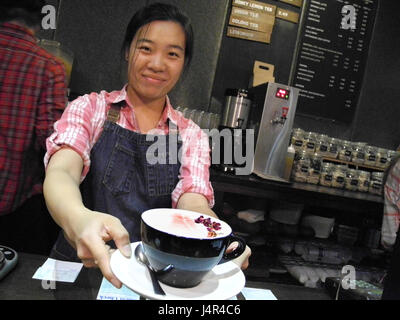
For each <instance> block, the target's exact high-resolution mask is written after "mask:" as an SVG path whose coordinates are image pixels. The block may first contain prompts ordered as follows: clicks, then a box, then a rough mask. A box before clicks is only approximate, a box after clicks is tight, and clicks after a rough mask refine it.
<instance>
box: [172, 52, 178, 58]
mask: <svg viewBox="0 0 400 320" xmlns="http://www.w3.org/2000/svg"><path fill="white" fill-rule="evenodd" d="M169 55H170V56H171V57H175V58H179V57H180V55H179V54H178V53H177V52H170V53H169Z"/></svg>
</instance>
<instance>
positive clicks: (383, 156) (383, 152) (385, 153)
mask: <svg viewBox="0 0 400 320" xmlns="http://www.w3.org/2000/svg"><path fill="white" fill-rule="evenodd" d="M388 160H389V150H387V149H384V148H378V151H377V153H376V166H377V167H378V168H383V169H384V168H386V166H387V164H388V162H389V161H388Z"/></svg>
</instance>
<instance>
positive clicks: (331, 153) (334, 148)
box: [328, 138, 339, 159]
mask: <svg viewBox="0 0 400 320" xmlns="http://www.w3.org/2000/svg"><path fill="white" fill-rule="evenodd" d="M338 143H339V139H336V138H330V139H329V148H328V157H329V158H333V159H336V158H337V156H338V153H339V145H338Z"/></svg>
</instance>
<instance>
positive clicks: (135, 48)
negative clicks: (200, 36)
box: [127, 21, 185, 132]
mask: <svg viewBox="0 0 400 320" xmlns="http://www.w3.org/2000/svg"><path fill="white" fill-rule="evenodd" d="M127 54H128V61H129V64H128V86H127V94H128V97H129V99H130V101H131V103H132V104H133V105H135V108H136V110H135V111H136V116H137V117H138V122H139V126H140V129H141V131H142V132H147V131H148V130H150V129H152V128H154V126H155V125H156V124H157V122H158V120H159V115H160V110H162V108H164V104H165V96H166V95H167V93H168V92H170V91H171V90H172V88H173V87H174V86H175V84H176V83H177V81H178V80H179V77H180V75H181V73H182V70H183V67H184V61H185V33H184V31H183V28H182V27H181V25H179V24H178V23H175V22H172V21H153V22H151V23H149V24H146V25H144V26H143V27H141V28H140V29H139V31H138V33H137V34H136V36H135V38H134V39H133V41H132V44H131V46H130V50H129V52H128V53H127Z"/></svg>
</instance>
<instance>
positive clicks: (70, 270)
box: [32, 258, 83, 282]
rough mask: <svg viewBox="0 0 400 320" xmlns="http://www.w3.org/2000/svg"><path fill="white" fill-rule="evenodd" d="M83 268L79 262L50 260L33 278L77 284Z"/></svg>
mask: <svg viewBox="0 0 400 320" xmlns="http://www.w3.org/2000/svg"><path fill="white" fill-rule="evenodd" d="M82 267H83V264H82V263H79V262H69V261H60V260H55V259H52V258H48V259H47V260H46V262H45V263H44V264H43V265H42V266H41V267H39V269H37V270H36V272H35V274H34V275H33V277H32V278H33V279H39V280H50V281H60V282H75V280H76V278H77V277H78V275H79V272H80V271H81V269H82Z"/></svg>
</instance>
